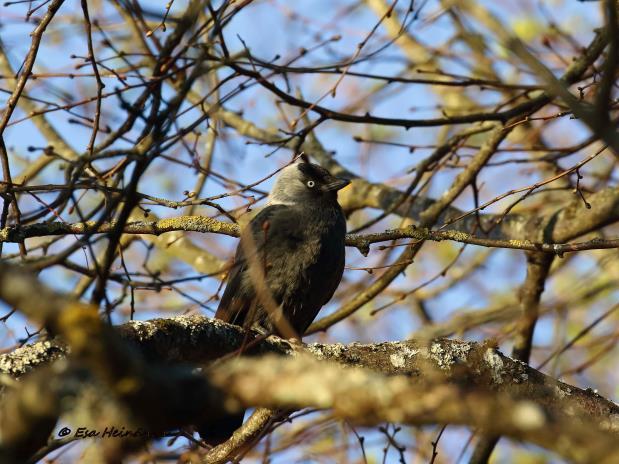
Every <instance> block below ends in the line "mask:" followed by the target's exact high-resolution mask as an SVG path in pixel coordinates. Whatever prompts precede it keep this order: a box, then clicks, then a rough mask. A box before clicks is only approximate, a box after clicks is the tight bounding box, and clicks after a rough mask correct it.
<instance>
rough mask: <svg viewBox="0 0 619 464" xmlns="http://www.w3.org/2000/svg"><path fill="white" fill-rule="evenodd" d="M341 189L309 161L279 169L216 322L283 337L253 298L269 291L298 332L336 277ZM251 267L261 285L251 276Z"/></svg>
mask: <svg viewBox="0 0 619 464" xmlns="http://www.w3.org/2000/svg"><path fill="white" fill-rule="evenodd" d="M347 184H348V181H347V180H344V179H340V178H337V177H334V176H332V175H331V174H330V173H329V172H328V171H327V170H325V169H324V168H322V167H320V166H318V165H315V164H310V163H296V164H292V165H290V166H288V167H286V168H285V169H283V170H282V172H281V173H280V175H279V176H278V179H277V181H276V183H275V185H274V187H273V189H272V191H271V194H270V196H269V204H268V206H267V207H265V208H264V209H263V210H262V211H260V213H258V214H257V215H256V216H255V217H254V218H253V219H252V220H251V221H250V223H249V224H248V226H247V229H246V230H245V232H244V233H243V234H242V235H241V243H240V244H239V246H238V248H237V250H236V256H235V258H234V264H233V267H232V269H231V271H230V274H229V276H228V283H227V285H226V289H225V291H224V294H223V297H222V299H221V301H220V304H219V308H218V309H217V313H216V315H215V317H217V318H218V319H221V320H223V321H225V322H230V323H232V324H236V325H240V326H244V327H246V328H251V327H256V326H258V327H260V328H262V329H266V330H268V331H273V332H274V333H278V334H279V335H285V334H282V333H280V332H279V330H278V325H277V324H275V323H274V322H273V321H272V320H271V319H270V317H269V315H270V314H273V311H272V310H273V308H265V307H264V306H265V305H264V304H263V300H264V298H261V295H259V292H260V291H261V289H267V290H268V292H269V294H270V297H271V298H272V300H271V301H272V302H273V303H274V304H275V305H277V306H278V307H279V308H281V311H282V313H283V315H284V317H285V318H286V320H287V321H288V323H289V325H290V326H291V327H292V329H293V330H294V331H295V332H296V334H298V335H299V336H302V335H303V333H304V332H305V331H306V330H307V328H308V327H309V325H310V324H311V323H312V321H313V320H314V318H315V317H316V315H317V314H318V312H319V311H320V308H322V306H323V305H325V304H326V303H327V302H328V301H329V300H330V299H331V297H332V296H333V293H334V292H335V290H336V288H337V286H338V285H339V283H340V280H341V278H342V273H343V271H344V256H345V250H344V240H345V235H346V219H345V217H344V214H343V212H342V209H341V207H340V205H339V204H338V202H337V191H338V190H339V189H341V188H343V187H345V186H346V185H347ZM256 265H258V266H259V267H260V271H261V273H262V274H261V275H263V276H264V282H263V283H260V282H256V274H255V272H251V270H252V268H250V266H256ZM242 419H243V416H242V415H239V416H236V417H232V416H230V417H228V418H226V419H225V420H224V421H222V422H219V424H218V425H217V426H210V427H208V428H209V430H208V431H207V432H206V435H207V436H208V438H207V441H211V442H213V441H215V442H217V441H222V440H223V439H225V438H227V436H229V435H230V434H231V433H232V432H233V431H234V429H235V428H237V427H238V426H240V425H241V423H242ZM215 429H217V430H215ZM201 434H202V435H203V437H204V434H203V433H202V431H201ZM209 438H210V440H208V439H209Z"/></svg>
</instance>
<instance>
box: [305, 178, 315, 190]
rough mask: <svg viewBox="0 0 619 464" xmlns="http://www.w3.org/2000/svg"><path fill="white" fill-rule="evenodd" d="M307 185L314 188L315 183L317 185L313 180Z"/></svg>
mask: <svg viewBox="0 0 619 464" xmlns="http://www.w3.org/2000/svg"><path fill="white" fill-rule="evenodd" d="M306 185H307V186H308V187H309V188H314V185H316V182H314V181H313V180H308V181H307V184H306Z"/></svg>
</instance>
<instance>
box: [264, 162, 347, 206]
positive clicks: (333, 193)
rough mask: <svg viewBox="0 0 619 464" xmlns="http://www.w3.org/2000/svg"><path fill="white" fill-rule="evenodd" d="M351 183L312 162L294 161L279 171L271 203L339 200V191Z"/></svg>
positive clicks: (270, 199)
mask: <svg viewBox="0 0 619 464" xmlns="http://www.w3.org/2000/svg"><path fill="white" fill-rule="evenodd" d="M348 184H350V181H349V180H348V179H342V178H340V177H335V176H333V175H331V173H329V171H327V170H326V169H325V168H323V167H321V166H318V165H317V164H312V163H305V162H301V163H294V164H291V165H290V166H286V167H285V168H284V169H282V171H281V172H280V173H279V176H278V177H277V180H276V181H275V185H274V186H273V189H272V190H271V194H270V195H269V203H270V204H298V203H307V202H309V203H312V202H316V201H324V200H327V201H329V200H331V201H336V200H337V191H338V190H340V189H342V188H344V187H346V186H347V185H348Z"/></svg>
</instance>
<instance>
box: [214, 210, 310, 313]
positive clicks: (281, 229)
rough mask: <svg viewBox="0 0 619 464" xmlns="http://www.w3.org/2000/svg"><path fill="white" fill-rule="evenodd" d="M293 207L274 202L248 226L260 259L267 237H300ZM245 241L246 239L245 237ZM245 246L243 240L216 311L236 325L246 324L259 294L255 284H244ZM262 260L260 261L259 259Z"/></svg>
mask: <svg viewBox="0 0 619 464" xmlns="http://www.w3.org/2000/svg"><path fill="white" fill-rule="evenodd" d="M295 216H296V215H295V214H293V212H292V208H290V207H289V206H286V205H271V206H267V207H266V208H264V209H263V210H262V211H260V212H259V213H258V214H257V215H256V216H255V217H254V218H253V219H252V220H251V221H250V222H249V224H248V225H247V227H248V228H249V229H248V231H246V232H245V233H247V232H249V233H250V234H251V237H252V239H253V246H254V247H255V249H256V252H257V258H258V259H259V260H261V256H262V255H263V248H264V244H265V238H266V236H267V234H268V240H269V242H271V243H278V242H280V241H290V240H297V236H296V235H297V234H295V230H298V228H299V223H298V221H296V220H295ZM241 240H243V238H241ZM243 248H244V246H243V244H242V243H239V245H238V247H237V249H236V255H235V258H234V265H233V268H232V270H231V271H230V274H229V275H228V283H227V285H226V289H225V290H224V294H223V296H222V298H221V301H220V302H219V307H218V308H217V312H216V313H215V317H216V318H217V319H221V320H222V321H225V322H230V323H232V324H236V325H243V323H244V322H245V318H246V316H247V312H248V311H249V309H250V307H251V305H252V303H254V300H255V293H254V291H253V288H252V286H251V285H243V281H244V280H247V279H246V278H245V273H246V272H247V260H246V257H245V252H244V250H243ZM259 262H260V261H259Z"/></svg>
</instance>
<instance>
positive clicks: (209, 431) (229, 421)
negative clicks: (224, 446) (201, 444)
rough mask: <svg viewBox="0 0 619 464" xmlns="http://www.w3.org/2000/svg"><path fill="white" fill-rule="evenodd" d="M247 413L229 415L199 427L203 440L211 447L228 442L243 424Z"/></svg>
mask: <svg viewBox="0 0 619 464" xmlns="http://www.w3.org/2000/svg"><path fill="white" fill-rule="evenodd" d="M244 416H245V411H243V412H240V413H237V414H229V415H227V416H224V417H220V418H218V419H217V420H213V421H212V422H211V421H208V422H203V423H201V424H200V425H198V426H197V429H198V433H199V434H200V437H202V440H204V441H205V442H206V443H208V444H209V445H211V446H217V445H219V444H221V443H223V442H224V441H226V440H228V439H229V438H230V437H231V436H232V434H233V433H234V431H235V430H236V429H238V428H239V427H240V426H241V425H242V424H243V417H244Z"/></svg>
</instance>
